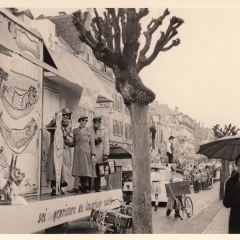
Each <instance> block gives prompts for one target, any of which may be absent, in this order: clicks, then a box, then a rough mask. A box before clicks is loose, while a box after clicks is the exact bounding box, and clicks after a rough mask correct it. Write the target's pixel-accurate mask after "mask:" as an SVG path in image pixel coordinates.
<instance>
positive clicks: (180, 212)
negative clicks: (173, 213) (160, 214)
mask: <svg viewBox="0 0 240 240" xmlns="http://www.w3.org/2000/svg"><path fill="white" fill-rule="evenodd" d="M177 211H178V215H179V218H180V219H181V220H183V219H184V218H185V217H186V211H185V208H184V206H183V197H178V200H177Z"/></svg>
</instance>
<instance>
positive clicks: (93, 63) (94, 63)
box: [92, 52, 97, 67]
mask: <svg viewBox="0 0 240 240" xmlns="http://www.w3.org/2000/svg"><path fill="white" fill-rule="evenodd" d="M96 63H97V61H96V58H95V56H94V54H93V52H92V65H93V66H94V67H96Z"/></svg>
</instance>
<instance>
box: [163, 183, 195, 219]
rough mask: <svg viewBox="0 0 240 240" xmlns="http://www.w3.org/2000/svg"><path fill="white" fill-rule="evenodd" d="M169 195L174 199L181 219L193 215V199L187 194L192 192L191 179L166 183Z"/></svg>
mask: <svg viewBox="0 0 240 240" xmlns="http://www.w3.org/2000/svg"><path fill="white" fill-rule="evenodd" d="M166 191H167V196H168V197H172V198H173V200H174V208H175V210H176V212H177V213H178V216H179V218H180V219H181V220H183V219H184V218H185V216H187V217H188V218H190V217H192V216H193V203H192V199H191V198H190V197H189V196H186V194H188V193H191V189H190V183H189V181H180V182H174V183H169V184H166Z"/></svg>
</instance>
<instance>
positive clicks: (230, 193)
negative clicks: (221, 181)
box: [223, 172, 240, 234]
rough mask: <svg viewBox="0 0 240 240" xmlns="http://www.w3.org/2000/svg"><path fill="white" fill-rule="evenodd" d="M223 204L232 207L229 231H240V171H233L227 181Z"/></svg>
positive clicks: (234, 232) (235, 232)
mask: <svg viewBox="0 0 240 240" xmlns="http://www.w3.org/2000/svg"><path fill="white" fill-rule="evenodd" d="M223 205H224V206H225V207H226V208H231V211H230V217H229V226H228V227H229V230H228V231H229V233H231V234H237V233H240V182H239V172H237V173H234V172H233V173H232V176H231V177H230V179H229V180H228V181H227V182H226V187H225V196H224V198H223Z"/></svg>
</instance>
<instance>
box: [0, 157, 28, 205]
mask: <svg viewBox="0 0 240 240" xmlns="http://www.w3.org/2000/svg"><path fill="white" fill-rule="evenodd" d="M16 161H17V156H16V157H15V160H14V155H12V160H11V165H10V166H9V177H8V179H7V182H6V184H5V186H4V187H3V189H2V190H0V195H1V199H0V201H4V202H12V201H14V200H15V196H16V195H17V194H16V192H17V189H18V186H19V185H20V184H21V182H22V180H23V178H24V177H25V174H24V173H21V171H20V169H18V168H16Z"/></svg>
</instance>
